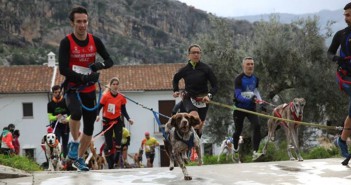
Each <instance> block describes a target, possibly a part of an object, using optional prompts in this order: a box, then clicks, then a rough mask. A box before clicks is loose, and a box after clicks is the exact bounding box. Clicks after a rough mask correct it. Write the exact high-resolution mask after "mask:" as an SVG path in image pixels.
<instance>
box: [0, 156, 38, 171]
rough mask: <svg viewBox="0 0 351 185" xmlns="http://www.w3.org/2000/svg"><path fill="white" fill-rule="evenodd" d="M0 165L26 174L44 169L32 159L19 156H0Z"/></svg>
mask: <svg viewBox="0 0 351 185" xmlns="http://www.w3.org/2000/svg"><path fill="white" fill-rule="evenodd" d="M0 164H1V165H4V166H9V167H12V168H16V169H20V170H24V171H26V172H32V171H42V170H43V169H42V168H41V167H40V166H39V165H38V164H37V163H36V162H35V161H33V160H32V159H29V158H27V157H24V156H19V155H3V154H0Z"/></svg>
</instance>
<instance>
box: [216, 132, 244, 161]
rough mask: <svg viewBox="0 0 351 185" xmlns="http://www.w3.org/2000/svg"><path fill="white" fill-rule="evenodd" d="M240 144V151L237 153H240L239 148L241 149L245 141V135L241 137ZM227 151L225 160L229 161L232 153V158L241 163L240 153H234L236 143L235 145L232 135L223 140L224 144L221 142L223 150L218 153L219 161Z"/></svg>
mask: <svg viewBox="0 0 351 185" xmlns="http://www.w3.org/2000/svg"><path fill="white" fill-rule="evenodd" d="M238 143H239V146H238V149H237V150H238V151H237V153H238V154H239V150H240V145H241V144H243V143H244V139H243V136H240V137H239V142H238ZM224 152H225V153H226V158H225V160H226V161H228V157H229V156H230V155H231V156H232V157H231V159H232V161H233V162H237V163H241V160H240V155H238V156H235V153H234V145H233V138H232V137H229V138H226V139H225V140H223V141H222V144H221V151H220V153H219V155H218V158H217V162H219V159H220V157H221V155H222V154H223V153H224Z"/></svg>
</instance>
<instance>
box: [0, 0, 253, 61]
mask: <svg viewBox="0 0 351 185" xmlns="http://www.w3.org/2000/svg"><path fill="white" fill-rule="evenodd" d="M75 5H83V6H85V7H87V8H88V11H89V17H90V20H89V32H91V33H93V34H95V35H96V36H98V37H100V38H101V39H102V40H103V42H104V43H105V44H106V46H107V49H108V51H109V52H110V54H111V55H112V58H113V60H114V62H115V64H141V63H144V64H147V63H174V62H181V61H183V60H185V50H186V47H187V45H189V44H190V43H191V42H192V39H193V38H194V36H195V34H197V33H206V32H209V31H210V30H211V26H210V17H211V16H213V15H211V14H207V13H206V12H204V11H201V10H198V9H195V8H194V7H189V6H187V5H186V4H184V3H181V2H179V1H174V0H100V1H99V0H89V1H83V0H62V1H61V0H14V1H8V0H0V16H1V17H2V18H1V20H0V22H1V24H0V65H14V64H16V65H21V64H24V65H25V64H42V63H44V62H46V58H47V54H48V53H49V52H50V51H53V52H54V53H56V54H57V52H58V47H59V42H60V40H61V39H62V38H63V37H64V36H65V35H67V34H69V33H71V31H72V29H71V27H70V25H69V19H68V13H69V11H70V9H71V8H72V7H73V6H75ZM240 22H243V21H240ZM244 24H249V25H250V23H248V22H246V23H244Z"/></svg>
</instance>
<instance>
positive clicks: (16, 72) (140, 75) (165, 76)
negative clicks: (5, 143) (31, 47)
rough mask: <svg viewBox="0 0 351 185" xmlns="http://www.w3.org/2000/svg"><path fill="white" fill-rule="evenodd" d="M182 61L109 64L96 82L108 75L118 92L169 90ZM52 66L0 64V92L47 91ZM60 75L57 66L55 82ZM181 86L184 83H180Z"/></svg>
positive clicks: (62, 78) (60, 78) (102, 80)
mask: <svg viewBox="0 0 351 185" xmlns="http://www.w3.org/2000/svg"><path fill="white" fill-rule="evenodd" d="M184 65H185V64H184V63H177V64H146V65H128V66H113V67H111V68H109V69H106V70H102V71H101V75H100V82H101V84H103V85H106V84H108V82H109V80H110V79H111V78H112V77H118V78H119V79H120V86H119V89H120V90H121V91H156V90H157V91H159V90H172V78H173V75H174V73H176V72H177V71H178V69H179V68H181V67H182V66H184ZM52 73H53V68H52V67H47V66H9V67H6V66H0V79H1V81H0V93H2V94H6V93H23V92H48V91H50V86H51V78H52ZM63 80H64V77H63V76H62V75H60V73H59V70H58V69H57V74H56V79H55V84H61V83H62V82H63ZM180 87H184V83H183V82H181V83H180Z"/></svg>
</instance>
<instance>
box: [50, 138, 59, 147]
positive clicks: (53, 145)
mask: <svg viewBox="0 0 351 185" xmlns="http://www.w3.org/2000/svg"><path fill="white" fill-rule="evenodd" d="M58 143H59V142H58V140H57V139H56V140H55V143H54V144H52V145H51V144H49V143H48V145H49V146H50V147H52V148H55V147H56V146H57V145H58Z"/></svg>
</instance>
